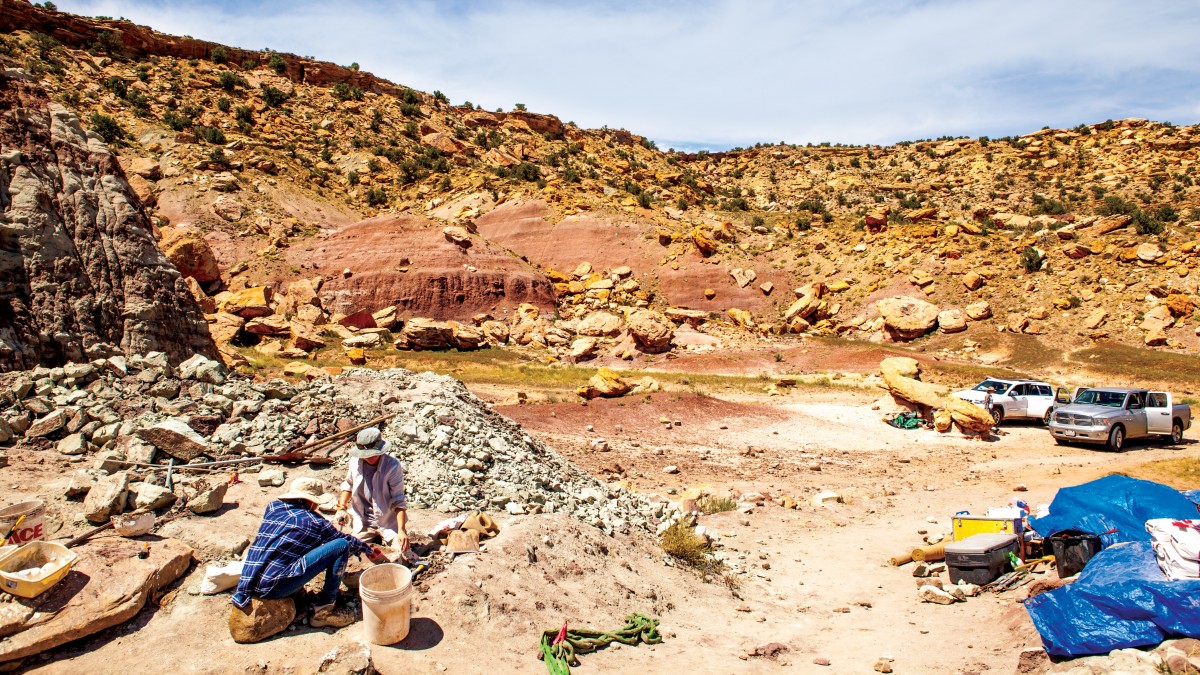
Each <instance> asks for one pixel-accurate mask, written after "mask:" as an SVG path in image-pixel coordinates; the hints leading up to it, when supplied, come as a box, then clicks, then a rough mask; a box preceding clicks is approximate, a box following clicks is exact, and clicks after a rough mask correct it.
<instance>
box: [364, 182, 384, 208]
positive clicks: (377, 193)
mask: <svg viewBox="0 0 1200 675" xmlns="http://www.w3.org/2000/svg"><path fill="white" fill-rule="evenodd" d="M387 202H388V195H387V192H386V191H385V190H384V189H383V188H382V187H380V186H378V185H376V186H374V187H372V188H371V189H369V190H367V204H369V205H371V206H383V205H384V204H387Z"/></svg>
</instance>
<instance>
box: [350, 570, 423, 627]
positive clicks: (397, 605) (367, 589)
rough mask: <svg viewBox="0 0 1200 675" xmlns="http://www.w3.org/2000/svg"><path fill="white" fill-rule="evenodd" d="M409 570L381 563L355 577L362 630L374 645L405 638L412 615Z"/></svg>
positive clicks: (410, 576)
mask: <svg viewBox="0 0 1200 675" xmlns="http://www.w3.org/2000/svg"><path fill="white" fill-rule="evenodd" d="M412 590H413V588H412V572H409V571H408V568H407V567H405V566H404V565H397V564H396V563H384V564H382V565H376V566H374V567H372V568H371V569H369V570H366V571H364V572H363V573H362V575H361V576H360V577H359V578H358V596H359V597H360V598H362V612H363V632H364V635H365V637H366V638H367V641H368V642H370V643H371V644H376V645H393V644H396V643H397V642H399V641H401V640H403V639H404V638H406V637H408V626H409V619H410V618H411V616H412Z"/></svg>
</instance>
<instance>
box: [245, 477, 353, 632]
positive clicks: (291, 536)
mask: <svg viewBox="0 0 1200 675" xmlns="http://www.w3.org/2000/svg"><path fill="white" fill-rule="evenodd" d="M335 539H345V540H347V541H349V542H350V552H351V553H370V552H371V547H370V546H367V545H366V544H364V543H363V542H361V541H359V540H358V539H356V538H354V537H352V536H350V535H348V534H342V533H341V532H338V531H337V528H335V527H334V526H333V524H332V523H330V522H329V521H328V520H325V519H324V518H322V517H321V516H319V515H317V514H316V513H314V512H313V511H309V510H308V509H306V508H304V507H302V506H294V505H292V504H289V503H287V502H285V501H282V500H279V499H276V500H275V501H273V502H271V503H270V504H267V510H266V512H265V513H264V514H263V521H262V525H259V526H258V534H257V535H256V536H255V537H254V543H252V544H250V551H249V553H248V554H247V555H246V560H245V562H244V563H243V564H242V578H241V579H240V580H239V581H238V587H237V592H236V593H234V594H233V604H235V605H237V606H238V607H241V608H243V609H244V608H245V607H246V606H247V605H248V604H249V603H250V598H251V597H262V596H264V595H266V594H268V593H270V592H271V591H272V590H274V588H275V586H276V585H277V584H278V583H279V582H280V581H282V580H283V579H290V578H292V577H298V576H300V575H301V574H304V571H305V567H306V566H305V563H304V555H305V554H306V553H308V552H309V551H311V550H313V549H315V548H317V547H318V546H320V545H322V544H325V543H327V542H330V541H333V540H335Z"/></svg>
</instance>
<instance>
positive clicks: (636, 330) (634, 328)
mask: <svg viewBox="0 0 1200 675" xmlns="http://www.w3.org/2000/svg"><path fill="white" fill-rule="evenodd" d="M627 324H628V326H629V334H630V335H632V336H633V339H634V340H635V341H637V343H638V347H640V348H641V349H642V351H645V352H648V353H652V354H654V353H658V352H664V351H667V350H668V349H670V348H671V339H672V338H673V337H675V325H674V324H673V323H671V321H670V320H669V319H667V317H665V316H663V315H662V314H661V313H659V312H656V311H654V310H650V309H639V310H637V311H636V312H634V313H632V314H630V315H629V318H628V319H627Z"/></svg>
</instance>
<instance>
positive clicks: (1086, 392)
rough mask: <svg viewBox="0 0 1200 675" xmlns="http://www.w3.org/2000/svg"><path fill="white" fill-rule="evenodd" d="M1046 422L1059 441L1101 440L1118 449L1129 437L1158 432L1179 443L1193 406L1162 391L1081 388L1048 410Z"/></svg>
mask: <svg viewBox="0 0 1200 675" xmlns="http://www.w3.org/2000/svg"><path fill="white" fill-rule="evenodd" d="M1049 426H1050V435H1051V436H1053V437H1054V440H1055V442H1057V443H1059V444H1066V443H1072V442H1079V443H1102V444H1104V445H1106V446H1108V449H1109V450H1113V451H1119V450H1121V448H1123V447H1124V446H1125V441H1126V440H1128V439H1131V438H1147V437H1153V436H1157V437H1161V438H1164V439H1167V440H1169V441H1170V442H1171V444H1172V445H1178V444H1179V442H1180V441H1182V440H1183V432H1184V431H1186V430H1187V429H1188V428H1190V427H1191V426H1192V409H1191V408H1190V407H1189V406H1187V405H1186V404H1182V403H1179V404H1176V403H1175V402H1174V401H1172V399H1171V395H1170V394H1169V393H1167V392H1165V391H1148V390H1146V389H1109V388H1090V389H1081V390H1079V391H1078V392H1077V393H1076V394H1075V399H1074V400H1073V401H1072V402H1071V403H1070V404H1069V405H1064V406H1061V407H1058V408H1055V409H1054V410H1053V411H1052V412H1051V414H1050V424H1049Z"/></svg>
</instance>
